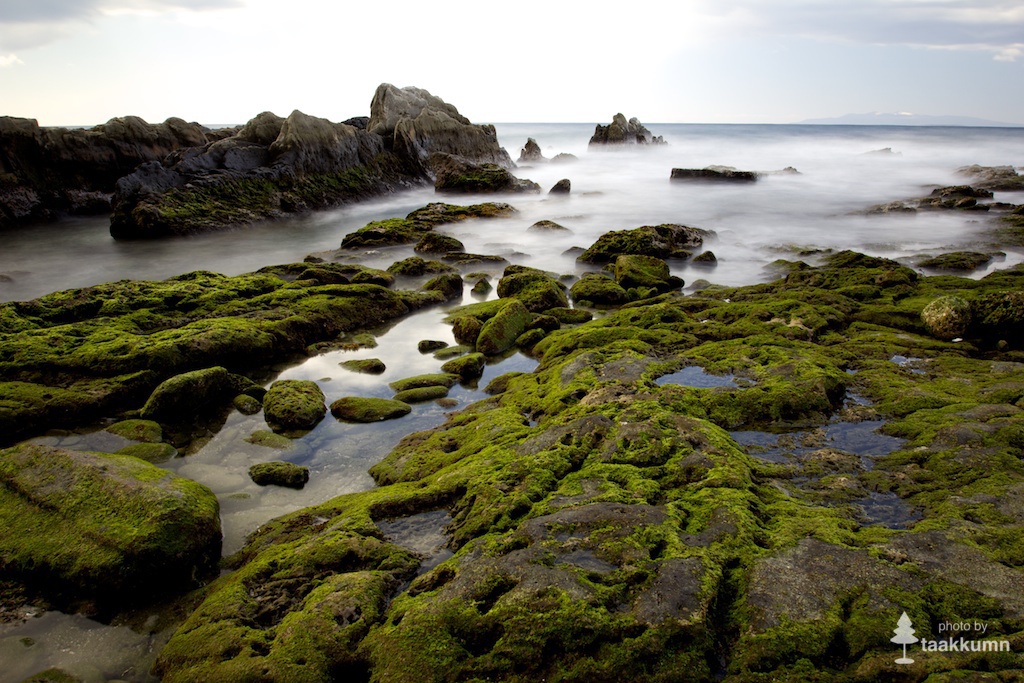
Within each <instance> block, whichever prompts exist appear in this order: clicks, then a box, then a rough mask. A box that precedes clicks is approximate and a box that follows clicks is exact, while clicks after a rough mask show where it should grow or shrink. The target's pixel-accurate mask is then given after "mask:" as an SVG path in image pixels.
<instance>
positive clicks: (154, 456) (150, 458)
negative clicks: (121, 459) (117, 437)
mask: <svg viewBox="0 0 1024 683" xmlns="http://www.w3.org/2000/svg"><path fill="white" fill-rule="evenodd" d="M117 452H118V453H119V454H120V455H130V456H132V457H133V458H139V459H140V460H145V461H146V462H152V463H160V462H165V461H167V460H170V459H171V458H175V457H177V456H178V449H177V448H175V447H174V446H172V445H171V444H169V443H137V444H132V445H131V446H125V447H124V448H122V449H120V450H118V451H117Z"/></svg>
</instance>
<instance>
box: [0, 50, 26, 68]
mask: <svg viewBox="0 0 1024 683" xmlns="http://www.w3.org/2000/svg"><path fill="white" fill-rule="evenodd" d="M24 63H25V62H23V61H21V60H20V59H18V55H16V54H14V53H11V54H9V55H6V56H4V55H0V69H2V68H4V67H5V66H15V65H17V64H24Z"/></svg>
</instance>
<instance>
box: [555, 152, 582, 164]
mask: <svg viewBox="0 0 1024 683" xmlns="http://www.w3.org/2000/svg"><path fill="white" fill-rule="evenodd" d="M574 161H579V157H577V156H576V155H575V154H569V153H568V152H561V153H560V154H556V155H555V156H553V157H551V163H553V164H570V163H572V162H574Z"/></svg>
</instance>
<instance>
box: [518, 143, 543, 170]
mask: <svg viewBox="0 0 1024 683" xmlns="http://www.w3.org/2000/svg"><path fill="white" fill-rule="evenodd" d="M544 161H547V159H546V158H545V157H544V153H543V152H541V151H540V145H538V144H537V141H536V140H534V139H533V138H526V145H524V146H523V151H521V152H520V153H519V163H521V164H522V163H541V162H544Z"/></svg>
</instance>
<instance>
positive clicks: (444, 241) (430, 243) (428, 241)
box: [412, 232, 466, 254]
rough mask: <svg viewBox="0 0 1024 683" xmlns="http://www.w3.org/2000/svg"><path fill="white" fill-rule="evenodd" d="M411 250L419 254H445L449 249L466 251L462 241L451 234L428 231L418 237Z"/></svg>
mask: <svg viewBox="0 0 1024 683" xmlns="http://www.w3.org/2000/svg"><path fill="white" fill-rule="evenodd" d="M412 249H413V251H415V252H417V253H420V254H447V253H448V252H450V251H466V247H465V245H464V244H462V242H460V241H459V240H457V239H455V238H454V237H452V236H451V235H442V234H440V233H437V232H429V233H427V234H426V235H424V236H423V237H421V238H420V241H419V242H417V243H416V246H414V247H413V248H412Z"/></svg>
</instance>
